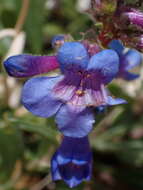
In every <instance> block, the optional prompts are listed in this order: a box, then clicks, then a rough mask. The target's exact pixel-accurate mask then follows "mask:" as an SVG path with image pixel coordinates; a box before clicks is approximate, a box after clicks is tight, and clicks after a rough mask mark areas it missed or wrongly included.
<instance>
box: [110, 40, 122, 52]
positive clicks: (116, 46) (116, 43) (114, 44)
mask: <svg viewBox="0 0 143 190" xmlns="http://www.w3.org/2000/svg"><path fill="white" fill-rule="evenodd" d="M108 47H109V48H111V49H113V50H115V51H116V52H117V53H118V54H119V55H121V54H122V53H123V51H124V46H123V44H122V43H121V41H120V40H112V41H111V42H110V43H109V44H108Z"/></svg>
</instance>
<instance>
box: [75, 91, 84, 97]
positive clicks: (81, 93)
mask: <svg viewBox="0 0 143 190" xmlns="http://www.w3.org/2000/svg"><path fill="white" fill-rule="evenodd" d="M75 93H76V95H78V96H83V95H84V94H85V91H83V90H77V91H76V92H75Z"/></svg>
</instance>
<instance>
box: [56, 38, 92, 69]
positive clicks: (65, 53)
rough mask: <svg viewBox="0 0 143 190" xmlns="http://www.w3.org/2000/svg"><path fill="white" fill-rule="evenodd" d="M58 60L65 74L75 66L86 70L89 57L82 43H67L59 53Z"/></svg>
mask: <svg viewBox="0 0 143 190" xmlns="http://www.w3.org/2000/svg"><path fill="white" fill-rule="evenodd" d="M57 59H58V61H59V63H60V68H61V70H62V71H63V72H64V70H66V69H68V68H70V67H71V66H73V65H75V66H80V67H81V68H86V67H87V64H88V60H89V55H88V53H87V51H86V49H85V47H84V46H83V45H82V44H81V43H79V42H65V43H64V44H63V45H62V46H61V48H60V49H59V51H58V53H57Z"/></svg>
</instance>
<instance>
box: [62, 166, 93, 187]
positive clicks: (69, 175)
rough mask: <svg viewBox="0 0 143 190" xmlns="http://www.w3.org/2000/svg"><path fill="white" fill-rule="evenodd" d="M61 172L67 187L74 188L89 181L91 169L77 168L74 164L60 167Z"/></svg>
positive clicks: (86, 167) (85, 167)
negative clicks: (84, 181)
mask: <svg viewBox="0 0 143 190" xmlns="http://www.w3.org/2000/svg"><path fill="white" fill-rule="evenodd" d="M59 171H60V173H61V176H62V178H63V180H64V181H65V182H66V183H67V185H68V186H69V187H70V188H72V187H75V186H77V185H79V184H80V183H81V182H82V181H83V180H85V179H87V176H88V179H87V180H89V175H90V171H89V167H88V165H83V166H77V165H74V164H72V163H69V164H66V165H61V166H59Z"/></svg>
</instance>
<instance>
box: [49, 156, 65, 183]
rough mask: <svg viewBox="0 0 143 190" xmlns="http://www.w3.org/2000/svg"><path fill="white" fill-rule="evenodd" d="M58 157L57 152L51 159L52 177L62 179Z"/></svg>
mask: <svg viewBox="0 0 143 190" xmlns="http://www.w3.org/2000/svg"><path fill="white" fill-rule="evenodd" d="M56 157H57V154H56V153H55V154H54V156H53V157H52V160H51V168H52V169H51V171H52V179H53V180H54V181H56V180H60V179H62V177H61V174H60V171H59V167H58V163H57V160H56Z"/></svg>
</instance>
